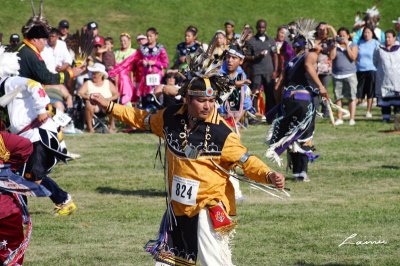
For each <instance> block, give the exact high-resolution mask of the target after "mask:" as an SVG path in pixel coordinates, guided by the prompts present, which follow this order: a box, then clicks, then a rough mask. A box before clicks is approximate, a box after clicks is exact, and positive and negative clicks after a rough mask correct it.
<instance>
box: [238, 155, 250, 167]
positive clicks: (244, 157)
mask: <svg viewBox="0 0 400 266" xmlns="http://www.w3.org/2000/svg"><path fill="white" fill-rule="evenodd" d="M249 157H250V154H249V153H248V152H246V153H245V154H243V155H242V157H240V159H239V165H240V166H243V165H244V164H245V162H247V160H248V159H249Z"/></svg>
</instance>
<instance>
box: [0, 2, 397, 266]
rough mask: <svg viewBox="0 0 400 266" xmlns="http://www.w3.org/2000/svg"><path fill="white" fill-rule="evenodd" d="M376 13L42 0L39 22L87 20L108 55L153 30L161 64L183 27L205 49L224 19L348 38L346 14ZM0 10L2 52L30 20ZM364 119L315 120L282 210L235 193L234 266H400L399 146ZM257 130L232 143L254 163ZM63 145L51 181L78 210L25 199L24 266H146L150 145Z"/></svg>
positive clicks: (156, 183) (156, 181)
mask: <svg viewBox="0 0 400 266" xmlns="http://www.w3.org/2000/svg"><path fill="white" fill-rule="evenodd" d="M35 2H36V3H37V4H38V3H39V1H35ZM375 2H378V6H379V10H380V12H381V15H382V20H381V23H380V27H381V28H382V29H388V28H390V27H392V26H393V25H392V23H391V21H392V20H393V19H395V18H397V17H398V16H400V13H399V7H400V4H399V2H398V0H380V1H365V0H344V1H334V0H318V1H316V0H297V1H293V0H281V1H273V0H254V1H212V0H203V1H183V0H170V1H166V0H162V1H144V0H129V1H128V0H102V1H94V0H85V1H82V0H70V1H67V2H66V1H59V0H45V10H44V15H45V16H46V17H47V18H48V19H49V21H50V23H51V24H52V25H57V23H58V21H59V20H61V19H64V18H66V19H68V20H69V21H70V24H71V30H72V31H75V30H76V29H78V28H80V27H81V26H82V25H84V24H86V23H87V22H89V21H91V20H95V21H97V22H98V23H99V25H100V34H101V35H104V36H112V37H114V38H115V40H116V47H118V46H119V44H118V41H117V39H118V36H119V33H120V32H126V31H127V32H130V33H132V35H136V34H137V33H139V32H141V33H144V31H145V30H146V29H147V28H148V27H150V26H154V27H156V28H157V29H158V30H159V33H160V34H159V41H160V42H161V43H163V44H164V45H165V46H166V48H167V51H168V53H169V56H170V58H172V57H173V55H174V50H175V46H176V44H177V43H179V42H181V41H182V40H183V31H184V30H185V28H186V27H187V26H188V25H189V24H194V25H196V26H197V27H198V28H199V30H200V34H199V39H200V40H201V41H205V42H207V41H208V40H210V39H211V36H212V34H213V33H214V32H215V31H216V30H217V29H220V28H222V27H223V24H224V22H225V21H226V20H228V19H233V20H234V21H235V22H236V25H238V27H237V31H238V32H239V31H240V26H241V25H243V24H245V23H250V24H252V25H254V24H255V22H256V20H257V19H259V18H265V19H267V21H268V27H269V29H268V31H269V34H270V35H274V32H275V30H274V29H275V28H276V27H277V26H278V25H281V24H284V23H287V22H289V21H292V20H295V19H297V18H299V17H312V18H315V19H316V20H317V21H326V22H328V23H330V24H332V25H333V26H335V27H336V28H337V27H340V26H347V27H349V28H351V25H352V24H353V18H354V14H355V12H356V11H358V10H359V11H364V10H366V9H367V8H369V7H371V6H372V5H373V4H374V3H375ZM1 4H2V5H1V9H0V32H3V33H4V37H3V43H7V41H8V37H9V36H10V34H11V33H14V32H17V33H19V32H20V29H21V26H22V25H23V24H25V22H26V21H27V19H28V18H29V17H30V16H31V7H30V1H29V0H1ZM364 112H365V110H361V111H360V112H359V115H358V116H357V124H356V126H355V127H350V126H348V125H347V124H345V125H343V126H340V127H337V128H333V127H332V126H331V125H329V123H328V122H327V121H325V120H321V119H320V120H318V123H317V130H316V137H315V142H316V146H317V148H318V153H320V154H321V158H319V159H318V160H317V162H316V163H314V164H312V165H311V166H310V171H309V174H310V177H311V180H312V181H311V182H310V183H294V182H291V181H289V180H288V182H287V186H288V187H289V188H290V189H291V194H292V197H291V198H290V199H287V200H285V201H279V200H276V199H273V198H271V197H269V196H266V195H265V194H263V193H262V192H258V191H254V190H251V189H250V188H249V187H248V186H247V185H245V184H242V189H243V191H244V193H245V196H246V200H245V201H244V202H242V203H240V204H239V206H238V214H239V215H238V217H237V218H238V221H239V227H238V229H237V233H236V237H235V240H234V247H233V252H234V262H235V264H237V265H304V266H316V265H330V266H332V265H384V266H386V265H399V264H400V263H399V261H400V223H399V221H400V205H399V201H400V186H399V184H400V179H399V178H400V152H399V146H400V136H399V135H391V134H385V133H383V131H385V130H388V129H391V128H393V124H382V123H381V122H380V119H378V110H377V109H376V110H375V117H374V119H372V120H369V121H366V120H365V119H363V115H364ZM266 130H267V126H266V125H259V126H253V127H251V128H250V129H248V130H246V131H244V132H243V134H242V135H243V142H244V143H245V145H246V146H248V147H249V150H250V151H251V152H252V153H253V154H256V155H258V156H260V157H261V158H263V153H264V151H265V149H266V147H265V145H264V144H263V141H264V135H265V132H266ZM66 139H67V143H68V146H69V148H70V150H71V151H72V152H74V153H80V154H81V155H82V158H81V159H79V160H75V161H71V162H70V163H69V164H68V165H58V166H57V167H56V168H55V169H54V171H53V174H52V177H53V178H54V179H55V180H56V181H57V182H58V183H59V184H60V185H61V186H62V187H63V188H65V189H66V190H67V191H68V192H70V193H71V194H72V195H73V197H74V200H75V201H76V203H77V204H78V211H77V213H76V214H75V215H73V216H70V217H53V216H52V212H51V211H52V208H53V206H52V204H51V201H50V200H49V199H30V201H29V207H30V211H31V214H32V220H33V226H34V228H33V234H32V241H31V245H30V247H29V249H28V252H27V253H26V260H25V265H33V266H36V265H38V266H54V265H96V266H100V265H138V266H141V265H153V262H152V259H151V257H150V256H149V255H147V254H146V253H145V252H144V251H143V246H144V244H145V243H146V242H147V241H148V240H149V239H154V237H155V235H156V232H157V230H158V226H159V222H160V219H161V216H162V214H163V212H164V209H165V199H164V184H163V181H162V169H161V166H160V165H159V163H156V167H155V168H154V163H155V161H154V157H155V151H156V147H157V143H158V139H157V138H155V137H154V136H151V135H149V134H114V135H99V134H96V135H88V134H83V135H74V136H67V137H66ZM263 159H264V160H265V158H263ZM268 164H269V165H271V166H274V165H272V164H271V163H269V162H268ZM274 167H276V166H274ZM281 171H284V169H281ZM353 234H357V236H355V238H353V239H351V240H349V242H356V241H363V242H365V241H385V242H387V244H379V245H374V244H365V245H342V246H341V247H339V245H340V244H341V243H342V242H343V241H345V239H346V238H348V237H349V236H351V235H353Z"/></svg>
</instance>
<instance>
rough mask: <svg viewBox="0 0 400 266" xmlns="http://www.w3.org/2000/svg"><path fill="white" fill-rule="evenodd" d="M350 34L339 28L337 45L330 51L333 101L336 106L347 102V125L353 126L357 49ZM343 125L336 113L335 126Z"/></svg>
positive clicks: (339, 113) (341, 118) (346, 30)
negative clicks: (343, 101) (348, 119)
mask: <svg viewBox="0 0 400 266" xmlns="http://www.w3.org/2000/svg"><path fill="white" fill-rule="evenodd" d="M350 38H351V37H350V32H349V30H348V29H347V28H344V27H342V28H340V29H339V31H338V37H337V38H336V42H337V44H336V45H335V48H334V49H333V50H332V51H331V54H332V59H333V68H332V76H333V90H334V94H335V101H336V104H337V105H338V106H342V99H343V98H345V99H348V100H349V111H350V121H349V125H350V126H354V125H355V123H356V122H355V120H354V118H355V114H356V104H357V96H356V94H357V83H358V81H357V74H356V73H357V67H356V64H355V61H356V60H357V54H358V47H357V45H356V44H354V43H352V42H351V40H350ZM341 124H343V114H342V112H341V111H338V119H337V120H336V122H335V125H337V126H338V125H341Z"/></svg>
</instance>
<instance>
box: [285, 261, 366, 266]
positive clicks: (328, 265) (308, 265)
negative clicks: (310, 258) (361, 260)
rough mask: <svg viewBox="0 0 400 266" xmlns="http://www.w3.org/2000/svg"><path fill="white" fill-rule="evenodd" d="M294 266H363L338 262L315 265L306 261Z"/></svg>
mask: <svg viewBox="0 0 400 266" xmlns="http://www.w3.org/2000/svg"><path fill="white" fill-rule="evenodd" d="M293 266H362V264H346V263H336V262H332V263H331V262H330V263H325V264H314V263H308V262H304V261H298V262H296V263H295V264H293Z"/></svg>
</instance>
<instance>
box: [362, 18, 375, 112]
mask: <svg viewBox="0 0 400 266" xmlns="http://www.w3.org/2000/svg"><path fill="white" fill-rule="evenodd" d="M378 46H379V41H378V39H377V38H376V36H375V33H374V29H373V28H372V27H371V26H369V25H366V26H365V27H364V30H363V32H362V37H361V39H360V41H359V43H358V56H357V79H358V86H357V98H358V102H359V103H361V102H362V101H363V100H364V98H365V96H367V113H366V114H365V117H367V118H371V117H372V113H371V111H372V100H373V98H374V92H375V75H376V66H375V65H374V61H373V54H374V51H375V49H376V48H377V47H378Z"/></svg>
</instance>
